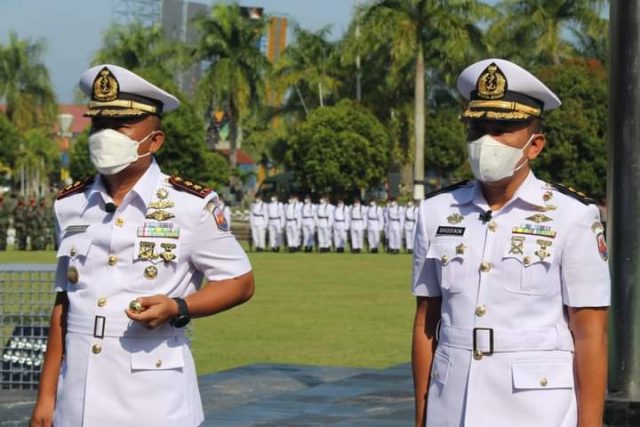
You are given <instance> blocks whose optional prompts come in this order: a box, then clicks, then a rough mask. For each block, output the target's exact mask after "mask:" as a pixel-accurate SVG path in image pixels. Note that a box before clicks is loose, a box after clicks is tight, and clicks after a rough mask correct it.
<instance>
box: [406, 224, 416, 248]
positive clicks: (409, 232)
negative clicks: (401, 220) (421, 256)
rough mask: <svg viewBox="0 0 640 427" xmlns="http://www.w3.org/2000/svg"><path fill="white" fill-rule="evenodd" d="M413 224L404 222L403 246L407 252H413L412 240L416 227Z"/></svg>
mask: <svg viewBox="0 0 640 427" xmlns="http://www.w3.org/2000/svg"><path fill="white" fill-rule="evenodd" d="M415 224H416V223H415V221H414V222H411V221H409V222H406V223H405V226H404V244H405V247H406V248H407V250H408V251H412V250H413V239H415V237H416V227H415Z"/></svg>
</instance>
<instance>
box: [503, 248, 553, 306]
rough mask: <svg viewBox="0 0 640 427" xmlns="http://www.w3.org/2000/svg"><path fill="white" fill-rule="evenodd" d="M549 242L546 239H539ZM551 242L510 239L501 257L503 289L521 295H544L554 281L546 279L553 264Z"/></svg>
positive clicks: (550, 288)
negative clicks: (508, 245)
mask: <svg viewBox="0 0 640 427" xmlns="http://www.w3.org/2000/svg"><path fill="white" fill-rule="evenodd" d="M540 241H542V242H549V241H548V240H540ZM553 256H554V250H553V247H552V246H551V243H542V244H540V243H536V242H535V241H534V242H528V241H523V240H512V242H511V246H510V247H508V248H506V249H505V251H504V255H503V257H502V261H503V263H502V264H503V265H502V266H503V269H504V270H503V271H504V273H503V278H502V283H503V285H504V289H505V290H506V291H508V292H512V293H516V294H522V295H546V294H548V293H550V292H551V290H552V287H551V286H552V284H553V283H555V282H554V281H550V280H548V273H549V270H550V269H551V266H552V264H553Z"/></svg>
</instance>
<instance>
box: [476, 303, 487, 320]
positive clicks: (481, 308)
mask: <svg viewBox="0 0 640 427" xmlns="http://www.w3.org/2000/svg"><path fill="white" fill-rule="evenodd" d="M486 313H487V307H486V306H485V305H479V306H477V307H476V316H478V317H482V316H484V315H485V314H486Z"/></svg>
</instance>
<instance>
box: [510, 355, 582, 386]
mask: <svg viewBox="0 0 640 427" xmlns="http://www.w3.org/2000/svg"><path fill="white" fill-rule="evenodd" d="M511 370H512V373H513V388H514V389H516V390H542V389H559V388H573V386H574V380H573V360H571V359H567V360H522V361H514V362H513V364H512V366H511Z"/></svg>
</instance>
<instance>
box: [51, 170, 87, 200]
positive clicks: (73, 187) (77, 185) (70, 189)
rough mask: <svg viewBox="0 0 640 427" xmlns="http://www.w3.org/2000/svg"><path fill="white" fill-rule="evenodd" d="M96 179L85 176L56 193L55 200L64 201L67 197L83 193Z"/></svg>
mask: <svg viewBox="0 0 640 427" xmlns="http://www.w3.org/2000/svg"><path fill="white" fill-rule="evenodd" d="M95 179H96V177H95V176H87V177H85V178H82V179H80V180H78V181H76V182H74V183H73V184H69V185H67V186H65V187H63V188H62V190H60V191H58V193H57V194H56V200H60V199H64V198H65V197H67V196H70V195H72V194H75V193H78V192H80V191H83V190H84V189H85V188H87V187H88V186H90V185H91V184H93V181H94V180H95Z"/></svg>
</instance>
